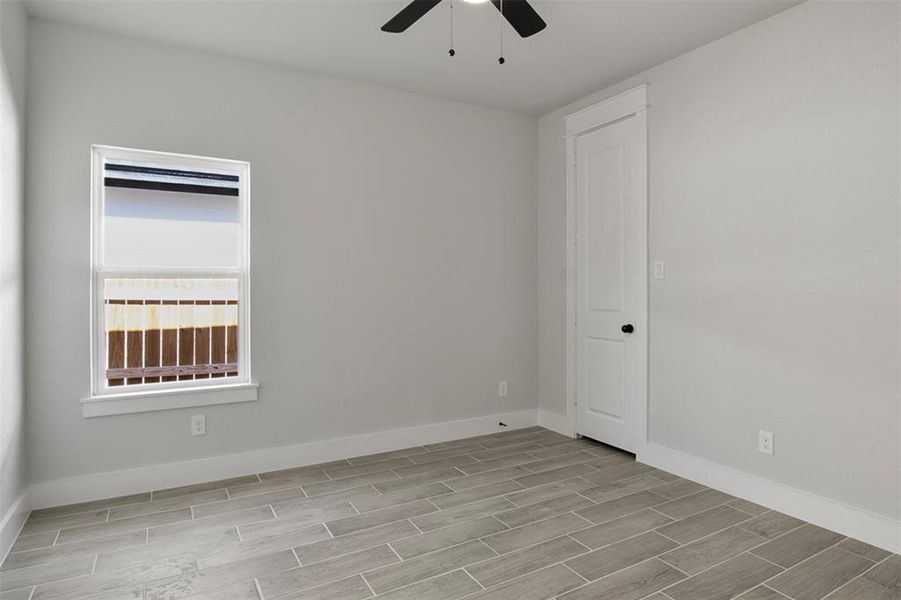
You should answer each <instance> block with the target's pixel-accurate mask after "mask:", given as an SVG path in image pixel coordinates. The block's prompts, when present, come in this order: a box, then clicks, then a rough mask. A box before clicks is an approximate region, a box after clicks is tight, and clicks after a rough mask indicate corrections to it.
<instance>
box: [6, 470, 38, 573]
mask: <svg viewBox="0 0 901 600" xmlns="http://www.w3.org/2000/svg"><path fill="white" fill-rule="evenodd" d="M30 513H31V490H30V489H29V488H25V490H24V491H23V492H22V493H21V494H19V497H18V498H16V501H15V502H13V503H12V506H10V507H9V510H7V511H6V514H5V515H3V520H2V521H0V564H3V561H5V560H6V556H7V555H8V554H9V551H10V549H12V547H13V544H14V543H15V541H16V538H17V537H19V533H20V532H21V531H22V527H24V526H25V521H26V520H28V515H29V514H30Z"/></svg>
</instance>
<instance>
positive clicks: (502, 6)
mask: <svg viewBox="0 0 901 600" xmlns="http://www.w3.org/2000/svg"><path fill="white" fill-rule="evenodd" d="M498 12H499V13H500V20H499V21H498V23H500V27H499V28H498V33H499V34H500V38H501V55H500V58H498V59H497V62H498V63H499V64H504V63H505V62H507V61H506V59H505V58H504V0H500V10H499V11H498Z"/></svg>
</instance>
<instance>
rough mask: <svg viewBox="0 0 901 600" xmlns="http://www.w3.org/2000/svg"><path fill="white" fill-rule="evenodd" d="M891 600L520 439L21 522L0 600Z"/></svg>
mask: <svg viewBox="0 0 901 600" xmlns="http://www.w3.org/2000/svg"><path fill="white" fill-rule="evenodd" d="M371 597H378V598H380V599H390V600H402V599H407V600H453V599H456V598H467V599H472V600H476V599H478V600H488V599H490V600H499V599H510V600H548V599H551V598H556V599H559V600H607V599H609V600H640V599H646V600H729V599H731V598H739V599H741V600H785V599H786V598H790V599H793V600H817V599H820V598H828V599H829V600H901V556H898V555H892V554H890V553H888V552H884V551H882V550H879V549H876V548H874V547H872V546H868V545H866V544H863V543H861V542H858V541H855V540H852V539H849V538H846V537H844V536H841V535H839V534H836V533H833V532H831V531H827V530H825V529H821V528H819V527H816V526H814V525H810V524H807V523H804V522H803V521H799V520H798V519H794V518H792V517H789V516H786V515H783V514H780V513H777V512H774V511H770V510H767V509H766V508H764V507H762V506H758V505H756V504H751V503H749V502H746V501H744V500H740V499H737V498H734V497H732V496H729V495H727V494H724V493H722V492H719V491H716V490H712V489H708V488H705V487H704V486H701V485H699V484H697V483H694V482H692V481H688V480H685V479H680V478H678V477H675V476H673V475H671V474H669V473H665V472H663V471H659V470H656V469H653V468H650V467H647V466H645V465H642V464H639V463H636V462H635V460H634V458H633V457H632V456H631V455H629V454H625V453H622V452H619V451H617V450H614V449H611V448H609V447H607V446H604V445H602V444H597V443H594V442H590V441H588V440H578V441H573V440H569V439H567V438H565V437H563V436H560V435H558V434H556V433H552V432H549V431H547V430H544V429H540V428H537V427H532V428H529V429H523V430H518V431H511V432H507V433H500V434H496V435H487V436H481V437H477V438H470V439H465V440H459V441H456V442H448V443H442V444H435V445H432V446H427V447H420V448H410V449H407V450H400V451H396V452H387V453H383V454H379V455H372V456H362V457H358V458H351V459H348V460H342V461H336V462H332V463H328V464H321V465H313V466H305V467H299V468H296V469H289V470H285V471H278V472H273V473H261V474H259V475H251V476H248V477H239V478H236V479H230V480H226V481H217V482H211V483H204V484H200V485H192V486H188V487H184V488H179V489H169V490H160V491H155V492H153V493H152V494H151V493H146V494H136V495H132V496H127V497H121V498H114V499H110V500H100V501H95V502H87V503H83V504H78V505H72V506H64V507H57V508H50V509H44V510H38V511H35V512H34V513H32V515H31V516H30V517H29V519H28V522H27V523H26V525H25V527H24V529H23V531H22V534H21V535H20V536H19V538H18V540H17V541H16V543H15V546H14V547H13V549H12V552H11V553H10V554H9V556H8V557H7V559H6V560H5V562H4V563H3V565H2V567H0V600H11V599H16V600H19V599H21V600H28V599H31V600H47V599H70V600H72V599H79V598H91V599H95V600H120V599H132V600H134V599H142V600H162V599H190V600H200V599H210V600H261V599H262V600H276V599H278V600H289V599H293V600H297V599H307V600H313V599H317V600H324V599H334V600H357V599H364V598H371Z"/></svg>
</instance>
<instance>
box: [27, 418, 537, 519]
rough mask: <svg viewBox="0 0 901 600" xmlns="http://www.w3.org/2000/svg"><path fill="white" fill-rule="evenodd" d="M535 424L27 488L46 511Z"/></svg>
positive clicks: (345, 442)
mask: <svg viewBox="0 0 901 600" xmlns="http://www.w3.org/2000/svg"><path fill="white" fill-rule="evenodd" d="M499 421H503V422H504V423H506V424H507V427H499V426H498V422H499ZM535 424H536V411H535V409H534V408H531V409H527V410H521V411H517V412H509V413H502V414H495V415H486V416H482V417H474V418H471V419H462V420H459V421H446V422H444V423H434V424H430V425H419V426H416V427H408V428H405V429H395V430H391V431H379V432H375V433H367V434H363V435H355V436H350V437H343V438H334V439H330V440H321V441H315V442H309V443H306V444H298V445H296V446H284V447H280V448H266V449H263V450H253V451H250V452H243V453H239V454H229V455H223V456H214V457H210V458H201V459H197V460H191V461H185V462H177V463H168V464H162V465H151V466H147V467H138V468H135V469H126V470H122V471H113V472H108V473H95V474H92V475H83V476H79V477H69V478H66V479H57V480H54V481H42V482H39V483H34V484H32V486H31V495H32V506H33V507H34V508H46V507H49V506H59V505H61V504H72V503H75V502H85V501H89V500H98V499H102V498H111V497H115V496H122V495H126V494H136V493H140V492H146V491H148V490H152V489H163V488H169V487H176V486H181V485H189V484H193V483H200V482H204V481H215V480H218V479H226V478H229V477H238V476H241V475H249V474H253V473H262V472H266V471H273V470H277V469H287V468H291V467H296V466H301V465H309V464H315V463H320V462H327V461H332V460H339V459H343V458H349V457H353V456H361V455H365V454H373V453H376V452H387V451H390V450H399V449H401V448H407V447H410V446H420V445H422V444H434V443H438V442H446V441H451V440H457V439H460V438H465V437H471V436H476V435H484V434H488V433H496V432H499V431H510V430H514V429H521V428H523V427H530V426H533V425H535Z"/></svg>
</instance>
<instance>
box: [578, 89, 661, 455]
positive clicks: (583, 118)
mask: <svg viewBox="0 0 901 600" xmlns="http://www.w3.org/2000/svg"><path fill="white" fill-rule="evenodd" d="M647 89H648V88H647V85H644V84H643V85H640V86H638V87H635V88H632V89H630V90H628V91H625V92H623V93H621V94H619V95H617V96H613V97H612V98H608V99H607V100H604V101H601V102H599V103H597V104H594V105H592V106H589V107H588V108H585V109H583V110H580V111H578V112H575V113H572V114H570V115H568V116H566V117H565V118H564V121H565V124H566V427H567V429H568V431H569V433H570V434H571V435H573V436H575V435H576V434H577V427H578V423H577V415H578V411H577V405H576V403H577V402H578V401H579V398H578V388H577V382H578V371H577V364H578V356H577V347H576V342H577V335H576V334H577V329H576V327H577V325H576V310H577V305H576V284H577V279H576V278H577V275H578V268H577V267H578V265H577V251H576V244H577V240H576V218H577V207H576V202H577V198H576V196H577V182H576V138H577V137H578V136H579V135H582V134H584V133H588V132H590V131H592V130H595V129H599V128H601V127H604V126H605V125H609V124H611V123H613V122H615V121H619V120H621V119H624V118H626V117H634V118H635V119H636V123H635V124H636V128H637V131H638V145H639V148H638V161H639V164H638V165H637V168H638V170H639V176H638V184H637V190H636V195H635V201H636V202H638V210H639V213H640V215H641V216H640V218H639V223H641V226H640V227H639V231H638V232H637V235H638V240H637V244H636V246H637V247H638V249H639V253H640V255H639V257H638V260H637V261H636V262H637V264H638V269H639V270H640V272H639V273H638V274H637V275H638V280H639V281H640V282H642V283H641V285H640V286H639V287H640V290H639V293H638V298H637V300H636V304H637V305H636V308H635V313H636V317H637V318H636V319H635V325H636V327H642V328H643V329H644V331H645V333H646V335H644V336H642V337H641V340H640V344H641V347H640V349H639V352H638V353H637V354H638V360H639V361H640V364H639V365H637V370H638V372H639V373H643V374H644V376H643V377H641V380H640V381H636V382H634V385H636V386H637V393H636V394H635V398H636V402H638V406H636V407H634V408H635V414H636V415H637V418H636V421H637V423H636V426H637V428H638V431H637V432H636V440H637V452H638V453H641V452H642V450H644V448H645V447H646V446H647V444H648V339H649V335H650V331H649V328H648V321H649V318H648V146H647V139H648V125H647V109H648V105H647Z"/></svg>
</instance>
